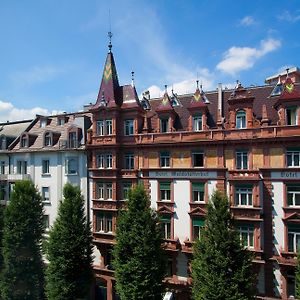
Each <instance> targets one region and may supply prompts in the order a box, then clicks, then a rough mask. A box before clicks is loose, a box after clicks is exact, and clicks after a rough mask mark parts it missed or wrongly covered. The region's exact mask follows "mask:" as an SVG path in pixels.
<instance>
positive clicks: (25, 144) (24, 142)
mask: <svg viewBox="0 0 300 300" xmlns="http://www.w3.org/2000/svg"><path fill="white" fill-rule="evenodd" d="M20 146H21V148H25V147H28V136H27V135H26V134H23V135H22V136H21V141H20Z"/></svg>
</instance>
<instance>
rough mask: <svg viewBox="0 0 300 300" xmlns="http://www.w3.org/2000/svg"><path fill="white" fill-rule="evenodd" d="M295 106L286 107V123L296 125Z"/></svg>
mask: <svg viewBox="0 0 300 300" xmlns="http://www.w3.org/2000/svg"><path fill="white" fill-rule="evenodd" d="M297 123H298V122H297V107H296V106H293V107H287V108H286V125H297Z"/></svg>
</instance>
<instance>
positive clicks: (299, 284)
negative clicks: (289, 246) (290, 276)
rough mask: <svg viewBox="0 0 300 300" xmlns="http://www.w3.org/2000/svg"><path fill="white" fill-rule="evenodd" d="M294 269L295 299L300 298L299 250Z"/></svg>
mask: <svg viewBox="0 0 300 300" xmlns="http://www.w3.org/2000/svg"><path fill="white" fill-rule="evenodd" d="M295 271H296V272H295V281H296V299H300V251H298V253H297V266H296V270H295Z"/></svg>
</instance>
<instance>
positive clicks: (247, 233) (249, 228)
mask: <svg viewBox="0 0 300 300" xmlns="http://www.w3.org/2000/svg"><path fill="white" fill-rule="evenodd" d="M238 231H239V233H240V239H241V241H242V244H243V246H244V247H248V248H253V247H254V227H253V225H241V226H239V227H238Z"/></svg>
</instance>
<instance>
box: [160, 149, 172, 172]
mask: <svg viewBox="0 0 300 300" xmlns="http://www.w3.org/2000/svg"><path fill="white" fill-rule="evenodd" d="M160 166H161V167H162V168H166V167H170V152H168V151H166V152H161V153H160Z"/></svg>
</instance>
